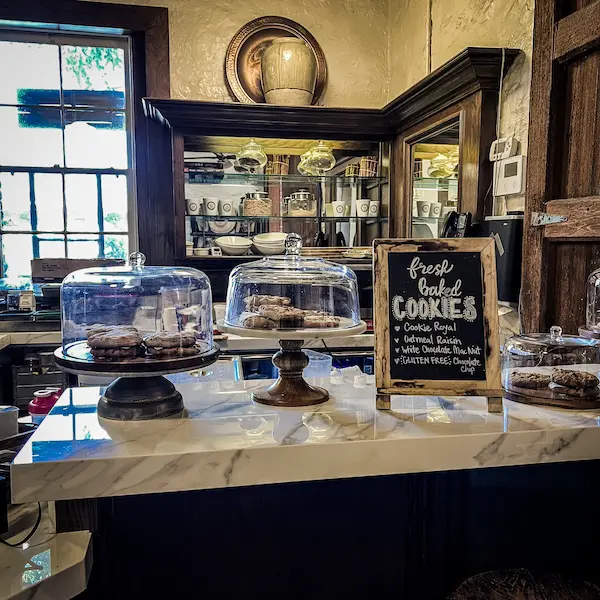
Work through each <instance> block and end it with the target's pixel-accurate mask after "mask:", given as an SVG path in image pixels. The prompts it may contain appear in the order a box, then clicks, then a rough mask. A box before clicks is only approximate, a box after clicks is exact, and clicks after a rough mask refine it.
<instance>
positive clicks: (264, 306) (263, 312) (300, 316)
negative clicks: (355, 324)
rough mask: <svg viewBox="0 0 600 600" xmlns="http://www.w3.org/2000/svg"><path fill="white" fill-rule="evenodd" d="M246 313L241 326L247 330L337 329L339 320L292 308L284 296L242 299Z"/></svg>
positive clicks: (315, 312) (260, 296) (321, 313)
mask: <svg viewBox="0 0 600 600" xmlns="http://www.w3.org/2000/svg"><path fill="white" fill-rule="evenodd" d="M244 302H245V304H246V310H247V311H248V312H254V313H258V314H257V315H250V316H248V317H246V318H245V319H244V320H243V322H242V326H243V327H247V328H249V329H302V328H304V327H309V328H319V329H324V328H329V327H339V325H340V319H339V318H338V317H334V316H333V315H330V314H327V313H325V312H321V311H316V310H302V309H300V308H294V307H293V306H292V301H291V300H290V299H289V298H286V297H285V296H269V295H266V294H255V295H253V296H248V298H245V299H244Z"/></svg>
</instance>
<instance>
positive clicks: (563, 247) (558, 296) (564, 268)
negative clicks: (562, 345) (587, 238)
mask: <svg viewBox="0 0 600 600" xmlns="http://www.w3.org/2000/svg"><path fill="white" fill-rule="evenodd" d="M548 266H549V268H548V274H549V277H550V281H549V285H548V314H547V323H548V326H551V325H560V326H561V327H562V328H563V330H564V331H565V332H566V333H577V328H578V327H579V326H580V325H583V324H584V323H585V305H586V287H587V286H586V282H587V277H588V275H589V274H590V273H591V271H593V270H594V269H597V268H599V267H600V244H598V243H590V242H576V243H559V244H552V245H551V252H550V262H549V265H548Z"/></svg>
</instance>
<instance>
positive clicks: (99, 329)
mask: <svg viewBox="0 0 600 600" xmlns="http://www.w3.org/2000/svg"><path fill="white" fill-rule="evenodd" d="M114 329H118V330H119V331H131V332H135V333H137V329H136V328H135V327H134V326H133V325H102V324H100V323H98V324H96V325H90V326H89V327H86V328H85V336H86V337H87V338H88V339H89V338H90V336H92V335H95V334H97V333H108V332H109V331H113V330H114Z"/></svg>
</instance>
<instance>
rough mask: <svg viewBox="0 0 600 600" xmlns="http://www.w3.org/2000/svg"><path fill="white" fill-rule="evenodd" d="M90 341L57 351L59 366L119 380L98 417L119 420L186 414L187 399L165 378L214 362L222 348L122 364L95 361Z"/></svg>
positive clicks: (101, 404)
mask: <svg viewBox="0 0 600 600" xmlns="http://www.w3.org/2000/svg"><path fill="white" fill-rule="evenodd" d="M89 350H90V349H89V347H88V345H87V343H86V342H73V343H72V344H68V345H66V346H63V347H60V348H58V349H57V350H56V351H55V352H54V358H55V359H56V364H57V365H58V366H59V367H60V368H61V369H62V370H63V371H66V372H67V373H72V374H74V375H98V376H104V377H118V379H116V380H115V381H113V382H112V383H111V384H110V385H109V386H108V387H107V388H106V390H105V391H104V395H103V396H102V398H100V401H99V402H98V415H99V416H101V417H103V418H105V419H114V420H118V421H143V420H147V419H158V418H165V417H172V416H174V415H177V414H179V413H181V412H182V411H183V399H182V397H181V394H180V393H179V392H178V391H177V390H176V389H175V386H174V385H173V384H172V383H171V382H170V381H169V380H168V379H166V378H165V377H163V376H164V375H168V374H170V373H180V372H183V371H192V370H193V369H201V368H202V367H206V366H208V365H210V364H212V363H214V362H215V361H216V360H217V358H218V357H219V352H220V350H219V348H218V346H214V347H213V348H210V349H208V348H199V351H198V354H194V355H193V356H185V357H182V358H168V359H162V358H152V357H139V358H133V359H129V360H122V361H107V360H104V361H100V360H95V359H94V357H93V356H92V355H91V354H90V351H89Z"/></svg>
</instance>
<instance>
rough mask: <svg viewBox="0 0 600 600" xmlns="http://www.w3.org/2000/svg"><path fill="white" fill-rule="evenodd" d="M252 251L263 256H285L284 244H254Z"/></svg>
mask: <svg viewBox="0 0 600 600" xmlns="http://www.w3.org/2000/svg"><path fill="white" fill-rule="evenodd" d="M252 249H253V250H254V251H255V252H258V253H259V254H264V255H265V256H274V255H276V254H285V244H257V243H256V242H254V245H253V246H252Z"/></svg>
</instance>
